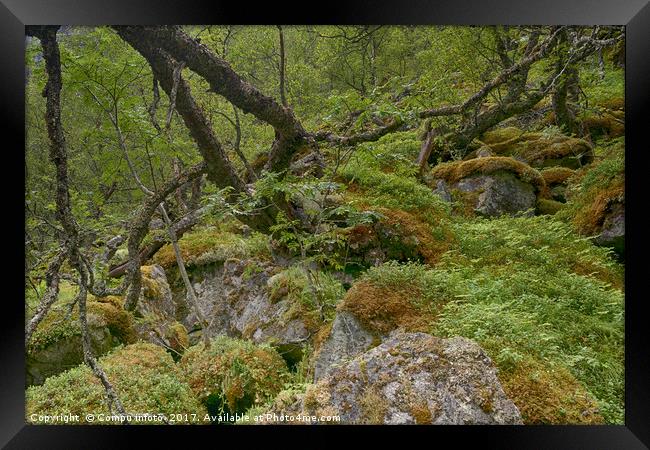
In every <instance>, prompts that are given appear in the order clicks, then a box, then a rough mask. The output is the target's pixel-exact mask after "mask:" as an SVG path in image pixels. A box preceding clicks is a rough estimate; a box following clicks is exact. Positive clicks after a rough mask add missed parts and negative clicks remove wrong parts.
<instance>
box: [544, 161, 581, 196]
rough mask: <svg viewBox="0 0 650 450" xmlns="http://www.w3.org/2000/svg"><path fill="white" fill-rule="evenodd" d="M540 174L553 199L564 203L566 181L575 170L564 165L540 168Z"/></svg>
mask: <svg viewBox="0 0 650 450" xmlns="http://www.w3.org/2000/svg"><path fill="white" fill-rule="evenodd" d="M541 174H542V177H544V181H545V182H546V186H548V189H549V191H550V194H551V197H552V198H553V200H555V201H558V202H562V203H565V202H566V187H567V183H568V181H569V179H570V178H571V177H572V176H573V175H574V174H575V171H574V170H571V169H568V168H566V167H551V168H548V169H544V170H542V172H541Z"/></svg>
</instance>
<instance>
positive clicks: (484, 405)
mask: <svg viewBox="0 0 650 450" xmlns="http://www.w3.org/2000/svg"><path fill="white" fill-rule="evenodd" d="M277 398H278V401H276V403H275V404H274V406H273V407H271V409H270V411H269V414H270V415H269V416H266V417H269V418H270V422H273V421H274V417H273V415H275V416H280V415H282V414H297V413H301V414H303V415H305V414H306V415H309V416H317V417H319V416H327V415H338V416H340V418H341V421H340V423H343V424H437V425H451V424H521V423H522V420H521V416H520V413H519V410H518V409H517V407H516V406H515V405H514V403H513V402H512V401H511V400H510V399H508V398H507V397H506V395H505V393H504V392H503V389H502V387H501V384H500V383H499V380H498V378H497V372H496V369H495V367H494V365H493V364H492V361H491V360H490V358H489V357H488V356H487V355H486V354H485V352H484V351H483V350H482V349H481V347H480V346H479V345H478V344H476V343H475V342H473V341H471V340H469V339H465V338H461V337H455V338H451V339H440V338H437V337H433V336H431V335H428V334H424V333H402V332H393V333H391V334H390V335H389V336H388V338H387V339H386V340H385V341H384V343H382V344H381V345H379V346H377V347H375V348H373V349H371V350H369V351H367V352H366V353H363V354H362V355H360V356H358V357H357V358H355V359H353V360H352V361H350V362H348V363H346V364H345V365H342V366H339V367H336V368H334V369H333V370H332V371H331V373H330V374H329V375H327V376H326V377H324V378H323V379H321V380H320V381H319V382H317V383H316V384H314V385H310V386H309V387H308V388H307V389H306V391H305V393H304V394H299V395H295V396H293V397H292V398H291V399H289V400H290V401H287V399H286V398H285V396H283V395H282V394H280V395H278V397H277ZM280 400H281V401H280ZM279 423H286V422H279Z"/></svg>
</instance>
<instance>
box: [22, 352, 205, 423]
mask: <svg viewBox="0 0 650 450" xmlns="http://www.w3.org/2000/svg"><path fill="white" fill-rule="evenodd" d="M99 364H100V366H101V367H102V368H103V369H104V371H105V372H106V376H107V377H108V379H109V381H110V382H111V383H112V385H113V388H114V389H115V392H116V394H117V395H118V397H119V398H120V401H121V402H122V405H123V406H124V409H125V411H126V412H127V413H128V414H163V415H166V416H167V417H168V418H169V417H170V415H172V414H178V413H183V414H188V415H191V414H193V413H194V414H197V419H198V418H200V419H201V420H202V419H203V417H204V415H205V413H206V410H205V408H204V407H203V406H202V405H201V404H200V403H199V401H198V400H197V399H196V397H195V396H194V393H193V392H192V390H191V389H190V387H189V386H188V385H187V384H186V383H185V382H184V381H182V378H181V374H180V371H179V369H178V368H177V367H176V365H175V363H174V361H173V360H172V358H171V356H169V354H168V353H167V352H165V350H163V349H162V348H161V347H158V346H156V345H153V344H148V343H137V344H132V345H128V346H126V347H122V348H119V349H117V350H115V351H113V352H112V353H110V354H108V355H106V356H104V357H103V358H100V359H99ZM112 413H113V414H116V412H115V411H112ZM62 414H72V415H79V416H80V422H79V423H87V422H86V417H85V416H86V414H94V415H95V417H96V418H97V419H99V416H100V415H104V416H109V415H111V411H110V410H109V408H108V406H107V403H106V395H105V391H104V387H103V386H102V384H101V382H100V381H99V379H97V377H96V376H95V375H94V374H93V373H92V371H91V369H90V368H89V367H88V366H86V365H81V366H78V367H75V368H73V369H70V370H68V371H66V372H64V373H62V374H60V375H57V376H55V377H51V378H48V379H47V380H46V381H45V383H44V384H43V385H42V386H33V387H30V388H29V389H27V405H26V418H27V421H28V422H32V423H38V416H39V415H49V416H54V415H62ZM33 415H35V416H33ZM179 422H180V423H184V422H183V421H182V420H181V421H179ZM93 423H95V424H119V422H110V421H99V420H97V421H95V422H93ZM132 423H146V424H152V423H157V424H160V423H161V422H137V421H132Z"/></svg>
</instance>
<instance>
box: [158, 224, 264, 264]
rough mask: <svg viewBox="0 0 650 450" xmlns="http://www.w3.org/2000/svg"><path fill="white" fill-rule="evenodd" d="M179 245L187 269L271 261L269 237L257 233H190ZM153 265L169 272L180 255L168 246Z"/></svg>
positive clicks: (209, 230) (211, 230)
mask: <svg viewBox="0 0 650 450" xmlns="http://www.w3.org/2000/svg"><path fill="white" fill-rule="evenodd" d="M178 244H179V247H180V250H181V255H182V256H183V261H184V262H185V265H186V266H187V267H192V266H201V265H207V264H212V263H215V262H223V261H225V260H227V259H229V258H238V259H242V258H246V257H258V258H269V255H270V253H269V247H268V239H267V237H266V236H264V235H262V234H259V233H253V234H252V235H251V236H250V237H247V238H246V237H243V236H241V235H239V234H236V233H233V232H229V231H222V230H220V229H219V228H217V227H207V228H205V229H197V230H194V231H192V232H191V233H186V234H184V235H183V237H182V238H181V239H179V241H178ZM153 262H154V263H156V264H159V265H161V266H162V267H164V268H165V269H168V268H171V267H174V265H176V255H175V253H174V249H173V247H172V246H171V245H169V244H168V245H165V246H164V247H163V248H161V249H160V250H159V251H158V253H156V255H155V256H154V257H153Z"/></svg>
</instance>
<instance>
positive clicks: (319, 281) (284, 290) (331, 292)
mask: <svg viewBox="0 0 650 450" xmlns="http://www.w3.org/2000/svg"><path fill="white" fill-rule="evenodd" d="M310 273H311V278H312V280H311V282H310V280H309V278H308V276H307V274H306V272H305V269H304V268H302V267H298V266H292V267H289V268H288V269H285V270H283V271H282V272H280V273H278V274H276V275H274V276H273V277H272V278H271V279H270V280H269V291H270V293H269V297H270V299H271V301H273V302H276V301H279V300H280V299H283V298H286V299H288V300H289V302H290V303H291V306H290V308H289V309H288V310H287V311H286V313H285V314H284V315H283V317H282V318H281V319H280V320H281V322H284V323H286V322H288V321H290V320H292V319H295V318H296V317H299V318H302V319H304V320H305V322H306V323H307V325H308V326H309V328H311V329H313V331H316V330H317V329H318V328H319V327H320V326H321V325H322V321H321V312H322V316H323V319H324V321H325V322H328V321H330V320H332V319H333V318H334V310H335V307H336V304H337V303H338V302H339V301H340V300H341V298H343V295H344V294H345V289H344V288H343V285H342V283H341V282H340V281H339V280H337V279H336V278H334V277H333V276H332V275H331V274H329V273H327V272H323V271H320V270H310Z"/></svg>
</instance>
